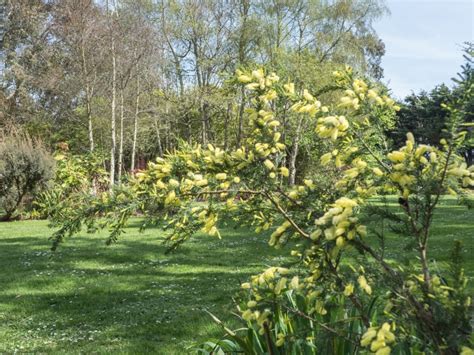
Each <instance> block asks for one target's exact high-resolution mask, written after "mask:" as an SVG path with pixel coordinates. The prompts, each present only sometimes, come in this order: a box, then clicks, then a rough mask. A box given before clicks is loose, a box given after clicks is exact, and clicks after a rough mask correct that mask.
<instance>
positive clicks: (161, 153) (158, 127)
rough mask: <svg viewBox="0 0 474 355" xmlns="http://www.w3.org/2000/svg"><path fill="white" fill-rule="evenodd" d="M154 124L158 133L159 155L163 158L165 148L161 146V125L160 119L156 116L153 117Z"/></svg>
mask: <svg viewBox="0 0 474 355" xmlns="http://www.w3.org/2000/svg"><path fill="white" fill-rule="evenodd" d="M153 124H154V126H155V132H156V140H157V144H158V155H159V156H160V157H162V156H163V148H162V146H161V135H160V125H159V124H158V119H157V118H156V116H154V117H153Z"/></svg>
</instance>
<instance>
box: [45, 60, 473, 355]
mask: <svg viewBox="0 0 474 355" xmlns="http://www.w3.org/2000/svg"><path fill="white" fill-rule="evenodd" d="M236 80H238V81H239V82H241V83H242V84H243V85H245V87H246V90H247V91H248V95H249V96H250V97H251V101H250V102H252V107H250V108H249V109H248V110H247V114H248V116H249V120H250V123H251V127H252V128H253V129H252V134H251V135H250V136H249V137H248V138H247V140H246V144H245V146H243V147H240V148H238V149H235V150H233V151H229V152H225V151H223V150H221V149H219V148H218V147H214V146H212V145H209V146H208V147H207V148H202V147H201V146H194V147H192V146H184V147H183V148H182V149H181V150H176V151H175V152H173V153H169V154H168V155H166V156H165V157H164V158H161V159H157V160H156V162H154V163H150V164H149V166H148V168H147V169H146V170H145V171H143V172H141V173H139V174H137V176H136V179H135V180H134V181H132V182H131V185H130V187H129V188H122V189H120V190H117V191H115V192H114V193H112V194H110V195H109V196H108V197H107V198H104V197H101V198H100V199H98V198H94V197H90V196H85V197H83V198H84V199H85V202H84V203H82V204H79V205H80V206H81V208H79V209H75V210H73V211H71V213H69V214H68V215H67V216H65V219H63V221H62V223H60V228H59V229H58V230H57V231H56V232H55V233H54V236H53V240H54V242H53V249H55V248H57V247H58V245H59V244H60V243H61V242H62V241H64V239H65V237H67V236H69V235H72V234H75V233H77V232H79V231H80V230H81V226H82V225H83V224H84V223H86V224H87V225H89V226H90V225H94V223H95V222H94V221H95V218H96V216H97V215H98V212H99V211H100V213H101V214H104V215H105V216H106V221H105V223H104V222H102V221H101V224H100V226H101V227H102V228H104V227H108V228H110V230H111V234H110V237H109V238H108V240H107V242H108V243H111V242H114V241H116V240H117V238H118V237H119V236H120V234H121V233H122V231H123V229H124V226H125V224H126V221H127V219H128V218H129V217H130V216H132V215H133V213H134V212H135V211H137V210H140V211H141V212H142V213H144V214H145V215H146V217H147V220H146V221H145V222H144V226H146V225H148V224H149V223H153V222H156V221H158V220H165V221H167V229H168V230H171V232H170V233H169V235H168V237H167V242H168V243H169V245H170V249H176V248H177V247H179V246H180V245H181V244H182V243H184V242H186V241H187V240H189V238H191V237H192V236H193V234H194V233H196V232H197V231H203V232H205V233H207V234H209V235H210V236H217V237H220V233H219V225H218V221H222V222H224V223H225V221H226V220H236V221H239V223H241V224H245V225H253V226H254V227H255V228H256V231H257V232H258V231H261V230H268V229H270V228H272V231H273V233H272V235H271V236H270V240H269V245H270V246H275V247H283V246H286V245H288V246H290V247H291V249H292V252H291V255H293V256H294V257H295V263H294V264H293V266H292V267H291V269H287V268H285V267H283V266H281V265H279V266H272V267H270V268H268V269H267V270H265V271H264V272H262V274H260V275H255V276H253V277H251V279H250V280H249V282H246V283H244V284H242V288H243V289H244V290H246V293H245V294H244V296H242V297H244V300H245V302H242V305H241V308H240V312H241V317H242V318H243V319H244V320H245V321H246V322H247V328H246V329H245V331H244V332H241V333H242V335H240V334H241V333H239V331H231V330H229V329H227V328H224V329H225V331H226V333H227V336H228V337H230V338H231V339H232V340H234V341H235V343H233V344H232V348H233V349H234V350H235V351H241V352H248V353H263V352H266V353H270V352H272V353H281V354H285V353H299V352H304V351H306V352H309V353H311V352H314V349H315V348H316V349H327V350H328V351H329V349H334V346H335V344H337V347H338V348H339V347H341V348H344V349H349V351H350V352H356V351H359V350H361V349H363V348H368V349H370V350H371V351H372V352H377V351H378V352H379V354H388V353H389V352H390V351H391V350H392V349H394V350H395V351H405V350H407V349H409V351H435V352H439V351H441V350H443V351H445V352H446V353H453V354H454V353H457V352H459V351H460V350H461V349H462V348H463V347H466V346H468V344H469V340H468V336H469V334H470V329H471V328H470V327H471V326H470V322H469V316H468V311H467V309H468V307H469V297H468V295H467V293H466V289H465V278H464V276H463V273H462V271H461V270H462V269H461V266H460V260H459V256H460V247H459V245H458V246H456V247H455V248H454V252H453V253H454V254H453V258H452V259H453V260H452V269H451V270H452V272H451V273H450V274H446V273H442V272H440V271H439V270H438V269H437V268H436V267H435V265H433V264H432V263H431V262H430V257H429V241H430V226H431V223H432V221H433V218H434V211H435V208H436V207H437V205H438V203H439V201H440V199H441V198H442V194H444V192H445V191H446V190H447V191H450V192H451V193H453V194H458V195H459V196H460V197H461V198H469V199H470V200H469V201H471V202H470V203H471V204H472V196H469V189H468V188H469V187H470V186H472V185H474V169H473V168H472V167H471V168H469V169H468V168H467V166H466V164H465V163H464V162H463V159H462V158H461V157H460V156H458V155H457V154H456V151H457V150H458V149H459V147H461V146H462V144H463V140H464V137H465V133H464V131H463V128H462V125H461V123H462V115H461V114H460V112H459V111H458V110H457V108H456V107H448V110H449V112H450V115H449V118H448V119H447V124H446V128H445V132H446V138H445V139H444V140H443V141H442V142H440V144H441V148H437V147H432V146H428V145H425V144H418V143H417V142H416V140H415V137H414V135H413V134H412V133H408V134H407V139H406V142H405V145H404V146H403V147H401V148H400V149H398V150H395V151H391V152H390V151H383V150H382V149H379V150H374V149H373V148H374V147H373V146H372V144H371V139H370V136H371V135H372V134H373V133H372V131H371V128H375V129H383V122H379V121H380V120H382V121H383V120H384V119H385V118H386V117H390V116H393V114H394V111H395V110H397V109H398V107H397V106H396V105H395V102H394V101H393V100H392V99H390V98H389V97H387V96H384V95H383V94H382V93H381V91H379V89H378V88H377V86H375V85H372V84H370V83H367V82H365V81H363V80H361V79H357V78H355V77H354V76H353V72H352V70H351V68H347V69H346V71H344V72H340V71H338V72H336V73H335V78H334V83H335V85H337V86H338V87H339V88H340V89H341V90H342V89H344V96H343V97H342V98H341V100H340V104H339V105H337V106H336V107H332V108H331V110H329V108H328V107H327V106H325V105H323V104H322V103H321V102H320V101H319V100H318V99H316V98H315V96H314V95H312V94H311V93H310V92H309V91H308V90H306V89H303V90H301V92H302V94H298V92H300V90H295V86H294V84H292V83H286V84H283V85H281V84H279V77H278V76H277V75H276V74H275V73H265V72H264V70H262V69H257V70H254V71H252V72H242V71H239V72H238V74H237V79H236ZM277 99H279V100H287V101H288V102H289V106H290V107H291V111H292V112H294V113H295V114H298V115H306V116H308V118H309V119H311V120H312V122H313V125H314V127H315V128H314V131H315V134H316V135H317V136H318V137H319V139H321V140H324V141H326V142H327V143H328V148H329V149H328V151H327V153H325V154H324V155H323V156H322V157H321V165H323V166H327V170H326V175H327V176H331V175H332V176H334V180H335V181H334V180H331V179H326V180H322V181H318V182H315V181H314V180H313V179H312V177H311V176H307V177H306V179H304V181H303V183H302V184H301V185H297V186H290V187H288V188H285V187H284V185H282V181H284V180H285V179H286V178H288V176H289V171H288V169H287V168H286V167H284V166H281V162H282V158H283V157H284V155H285V145H284V144H283V143H281V141H280V139H281V132H280V129H279V128H278V127H279V126H280V124H279V121H278V120H277V117H276V116H275V111H274V110H273V107H274V105H273V103H274V102H275V101H276V100H277ZM384 192H390V193H395V194H397V197H398V198H399V204H400V207H399V210H398V212H399V213H398V214H396V213H393V212H391V211H390V210H389V209H386V208H383V207H382V208H380V207H378V206H376V205H372V203H371V199H372V198H374V197H375V196H377V194H381V193H384ZM197 201H204V202H205V203H201V204H196V202H197ZM466 201H467V200H466ZM364 214H368V215H371V216H374V215H376V216H378V218H380V219H383V220H384V221H385V222H387V223H389V225H390V229H391V230H392V231H395V232H397V233H399V234H400V238H402V237H405V238H406V239H405V240H406V248H407V250H410V251H412V252H413V253H414V255H416V256H417V258H416V259H414V260H412V261H411V262H408V263H406V264H404V265H402V266H401V265H395V264H393V263H392V262H391V261H390V259H389V258H387V255H386V247H385V233H386V232H385V229H384V228H382V229H375V230H374V229H373V228H374V227H373V226H372V225H369V226H367V225H366V224H365V223H364ZM369 228H370V230H373V232H372V233H374V236H377V237H378V238H379V240H380V241H381V242H380V246H379V247H378V246H376V245H374V243H373V240H372V241H371V239H373V238H368V237H367V232H368V230H369ZM355 251H356V252H358V256H357V257H354V256H353V255H354V252H355ZM287 275H291V276H292V277H291V279H289V278H288V276H287ZM331 312H332V313H331ZM361 334H362V336H361ZM325 344H326V345H325ZM327 344H330V345H329V346H330V347H327V346H328V345H327ZM218 346H219V344H217V345H216V346H215V347H214V349H212V350H210V351H211V352H212V351H214V350H216V347H218ZM223 346H230V345H229V341H227V342H225V344H224V345H223ZM325 346H326V347H325ZM466 349H468V348H466ZM221 350H222V349H221Z"/></svg>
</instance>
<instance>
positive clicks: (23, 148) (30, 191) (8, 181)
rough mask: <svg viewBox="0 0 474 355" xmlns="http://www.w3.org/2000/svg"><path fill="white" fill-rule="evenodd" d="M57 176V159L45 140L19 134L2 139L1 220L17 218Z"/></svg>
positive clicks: (8, 135) (1, 137) (0, 150)
mask: <svg viewBox="0 0 474 355" xmlns="http://www.w3.org/2000/svg"><path fill="white" fill-rule="evenodd" d="M53 175H54V159H53V158H52V156H51V155H50V154H49V153H48V151H47V150H46V148H45V147H44V145H43V144H42V142H41V141H39V140H36V139H33V138H31V137H30V136H29V135H27V134H25V133H22V132H17V131H13V132H11V133H9V134H4V135H2V136H0V210H1V212H0V213H1V215H0V220H2V221H8V220H11V219H13V218H14V217H15V214H16V213H17V211H18V209H19V208H20V207H21V205H22V203H23V202H24V201H26V200H28V199H29V200H30V201H31V199H33V198H34V195H35V194H36V193H37V192H39V191H40V190H41V189H43V188H45V187H46V186H47V183H48V181H49V180H50V179H51V178H52V177H53Z"/></svg>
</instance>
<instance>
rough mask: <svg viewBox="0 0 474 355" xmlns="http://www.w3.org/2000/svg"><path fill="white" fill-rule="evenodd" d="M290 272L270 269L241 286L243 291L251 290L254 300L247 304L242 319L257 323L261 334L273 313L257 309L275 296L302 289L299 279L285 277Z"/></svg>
mask: <svg viewBox="0 0 474 355" xmlns="http://www.w3.org/2000/svg"><path fill="white" fill-rule="evenodd" d="M288 273H289V270H288V269H286V268H282V267H269V268H268V269H266V270H265V271H264V272H263V273H261V274H259V275H254V276H252V277H251V278H250V282H245V283H243V284H242V285H241V287H242V289H245V290H250V291H251V297H252V299H251V300H250V301H249V302H248V303H247V309H246V310H245V311H243V312H242V318H243V319H245V320H246V321H249V322H250V321H255V322H256V323H257V325H258V326H259V327H260V333H261V334H263V331H264V329H263V323H264V322H270V321H271V319H270V315H271V312H270V310H268V309H264V310H263V311H260V310H258V309H257V307H259V306H260V305H261V303H262V301H263V300H264V299H265V297H267V296H268V297H269V298H271V299H273V298H274V296H275V295H277V296H278V295H281V294H282V293H283V292H284V291H287V290H290V289H292V290H298V289H301V285H300V283H299V279H298V277H297V276H294V277H293V278H292V279H291V280H288V278H287V277H285V276H284V275H288Z"/></svg>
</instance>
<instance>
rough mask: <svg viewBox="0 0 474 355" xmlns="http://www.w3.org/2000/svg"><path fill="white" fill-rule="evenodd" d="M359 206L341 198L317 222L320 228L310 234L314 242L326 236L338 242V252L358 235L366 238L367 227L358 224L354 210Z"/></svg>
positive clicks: (352, 201)
mask: <svg viewBox="0 0 474 355" xmlns="http://www.w3.org/2000/svg"><path fill="white" fill-rule="evenodd" d="M357 206H358V204H357V202H356V201H355V200H352V199H349V198H347V197H341V198H340V199H338V200H337V201H336V202H335V203H334V204H333V207H332V208H330V209H329V210H328V211H327V212H326V213H325V214H324V215H323V216H322V217H320V218H319V219H317V220H316V222H315V223H316V225H317V226H318V227H317V229H316V230H314V231H313V232H312V233H311V234H310V238H311V239H312V240H318V239H319V238H320V237H321V236H322V235H324V237H325V239H326V240H329V241H331V240H335V241H336V248H335V249H336V250H338V249H340V248H342V247H343V246H344V245H345V244H346V242H347V240H352V239H354V238H355V236H356V235H357V234H358V235H360V236H365V235H366V234H367V231H366V227H365V226H363V225H360V224H358V223H357V222H358V218H357V217H354V216H353V215H354V208H355V207H357Z"/></svg>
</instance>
